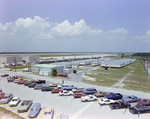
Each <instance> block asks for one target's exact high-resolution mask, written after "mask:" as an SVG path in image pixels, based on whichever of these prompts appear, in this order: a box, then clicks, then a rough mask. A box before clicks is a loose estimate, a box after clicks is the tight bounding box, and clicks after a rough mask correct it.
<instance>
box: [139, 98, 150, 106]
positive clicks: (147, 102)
mask: <svg viewBox="0 0 150 119" xmlns="http://www.w3.org/2000/svg"><path fill="white" fill-rule="evenodd" d="M137 103H138V104H139V105H143V106H150V99H143V100H139V101H137Z"/></svg>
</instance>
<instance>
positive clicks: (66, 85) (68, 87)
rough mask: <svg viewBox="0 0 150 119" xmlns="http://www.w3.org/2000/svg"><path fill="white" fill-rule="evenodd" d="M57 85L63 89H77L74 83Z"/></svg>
mask: <svg viewBox="0 0 150 119" xmlns="http://www.w3.org/2000/svg"><path fill="white" fill-rule="evenodd" d="M57 87H58V88H60V89H63V90H72V89H76V88H77V87H76V86H74V85H68V84H62V85H60V86H57Z"/></svg>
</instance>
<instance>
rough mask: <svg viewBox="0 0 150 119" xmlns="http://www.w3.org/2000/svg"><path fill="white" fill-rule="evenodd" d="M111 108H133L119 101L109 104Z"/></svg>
mask: <svg viewBox="0 0 150 119" xmlns="http://www.w3.org/2000/svg"><path fill="white" fill-rule="evenodd" d="M109 107H110V108H111V109H122V108H129V107H131V105H130V103H128V102H123V101H118V102H114V103H111V104H109Z"/></svg>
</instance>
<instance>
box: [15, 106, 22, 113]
mask: <svg viewBox="0 0 150 119" xmlns="http://www.w3.org/2000/svg"><path fill="white" fill-rule="evenodd" d="M20 106H21V105H19V106H18V108H17V109H16V110H15V111H14V113H16V112H17V110H18V109H19V107H20Z"/></svg>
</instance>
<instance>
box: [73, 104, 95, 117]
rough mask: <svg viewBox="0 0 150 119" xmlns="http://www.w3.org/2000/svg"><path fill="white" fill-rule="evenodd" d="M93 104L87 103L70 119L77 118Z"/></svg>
mask: <svg viewBox="0 0 150 119" xmlns="http://www.w3.org/2000/svg"><path fill="white" fill-rule="evenodd" d="M92 104H93V103H88V104H87V105H86V106H84V107H83V108H82V109H80V110H79V111H78V112H77V113H76V114H74V115H73V116H72V117H71V119H75V118H76V117H77V116H79V115H80V114H81V113H82V112H84V111H85V110H86V109H87V108H88V107H90V106H91V105H92Z"/></svg>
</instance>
